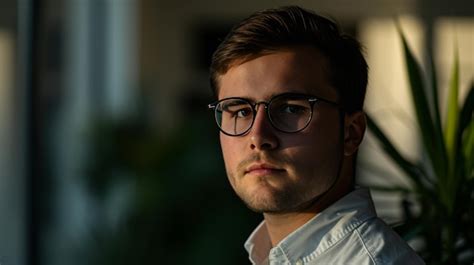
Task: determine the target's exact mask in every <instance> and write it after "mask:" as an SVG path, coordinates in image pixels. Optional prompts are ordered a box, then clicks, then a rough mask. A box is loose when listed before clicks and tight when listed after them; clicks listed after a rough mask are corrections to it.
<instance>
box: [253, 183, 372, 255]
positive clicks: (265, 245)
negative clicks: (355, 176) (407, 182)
mask: <svg viewBox="0 0 474 265" xmlns="http://www.w3.org/2000/svg"><path fill="white" fill-rule="evenodd" d="M375 216H376V213H375V208H374V205H373V202H372V198H371V196H370V192H369V190H368V189H365V188H358V189H356V190H354V191H352V192H351V193H349V194H347V195H346V196H344V197H343V198H341V199H339V200H338V201H336V202H335V203H333V204H332V205H331V206H329V207H328V208H326V209H325V210H323V211H322V212H321V213H319V214H317V215H316V216H314V217H313V218H312V219H310V220H309V221H308V222H307V223H305V224H304V225H302V226H301V227H299V228H298V229H296V230H295V231H293V232H292V233H291V234H289V235H288V236H287V237H285V238H284V239H283V240H282V241H281V242H280V243H279V244H278V245H277V246H275V248H280V249H281V250H282V252H283V253H284V255H285V256H286V258H287V259H288V261H290V262H291V263H293V262H295V261H296V260H298V259H303V260H304V257H307V256H309V255H311V256H319V255H320V254H321V253H323V252H324V251H326V250H327V249H328V248H329V247H330V246H332V245H333V244H334V243H335V242H337V241H338V240H340V239H341V238H343V237H344V236H345V235H347V234H348V233H350V232H351V231H353V230H354V229H355V228H356V227H357V226H359V225H360V224H361V223H363V222H364V221H366V220H367V219H370V218H373V217H375ZM245 249H246V250H247V252H248V253H249V257H250V260H251V261H252V262H253V263H254V264H262V263H263V262H264V261H265V260H266V259H267V258H268V254H269V252H270V250H271V249H272V245H271V241H270V238H269V236H268V232H267V228H266V225H265V221H262V222H261V223H260V225H259V226H258V227H257V228H256V229H255V230H254V231H253V232H252V234H251V235H250V236H249V238H248V239H247V241H246V242H245Z"/></svg>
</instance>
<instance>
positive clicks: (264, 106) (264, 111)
mask: <svg viewBox="0 0 474 265" xmlns="http://www.w3.org/2000/svg"><path fill="white" fill-rule="evenodd" d="M260 105H263V116H264V117H263V118H264V119H266V118H267V119H268V118H269V117H268V103H267V102H265V101H260V102H257V103H255V108H254V109H255V117H254V119H256V118H257V115H258V110H259V108H260Z"/></svg>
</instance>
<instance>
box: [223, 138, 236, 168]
mask: <svg viewBox="0 0 474 265" xmlns="http://www.w3.org/2000/svg"><path fill="white" fill-rule="evenodd" d="M220 142H221V149H222V156H223V158H224V163H225V166H226V169H227V171H229V170H233V168H234V167H235V166H236V164H237V163H238V157H237V154H238V153H239V150H237V148H238V147H239V144H238V143H237V142H236V140H235V139H233V138H231V137H230V136H227V135H223V134H222V133H221V135H220Z"/></svg>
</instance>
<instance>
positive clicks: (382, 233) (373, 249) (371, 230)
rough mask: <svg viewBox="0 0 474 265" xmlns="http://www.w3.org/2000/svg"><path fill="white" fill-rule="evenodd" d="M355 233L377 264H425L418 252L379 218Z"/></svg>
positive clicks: (359, 228) (363, 225)
mask: <svg viewBox="0 0 474 265" xmlns="http://www.w3.org/2000/svg"><path fill="white" fill-rule="evenodd" d="M354 233H355V236H357V238H358V240H359V241H360V243H361V245H362V247H363V248H364V250H365V251H366V252H367V255H369V256H370V257H371V259H372V260H373V262H374V263H375V264H403V265H411V264H413V265H415V264H424V262H423V260H422V259H421V258H420V257H419V256H418V255H417V254H416V252H415V251H414V250H413V249H412V248H411V247H410V246H409V245H408V244H407V243H406V242H405V241H404V240H403V239H402V238H401V237H400V236H399V235H398V234H397V233H395V231H393V230H392V228H390V227H389V226H388V225H387V224H386V223H384V222H383V221H382V220H381V219H379V218H372V219H370V220H367V221H366V222H364V223H363V224H361V225H360V226H359V227H358V228H357V229H355V231H354Z"/></svg>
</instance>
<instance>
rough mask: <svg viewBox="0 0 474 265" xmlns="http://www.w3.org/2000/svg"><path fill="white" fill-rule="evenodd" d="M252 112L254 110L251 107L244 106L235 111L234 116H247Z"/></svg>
mask: <svg viewBox="0 0 474 265" xmlns="http://www.w3.org/2000/svg"><path fill="white" fill-rule="evenodd" d="M251 114H252V110H251V109H250V108H242V109H239V110H236V111H233V114H232V117H237V118H245V117H248V116H250V115H251Z"/></svg>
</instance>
